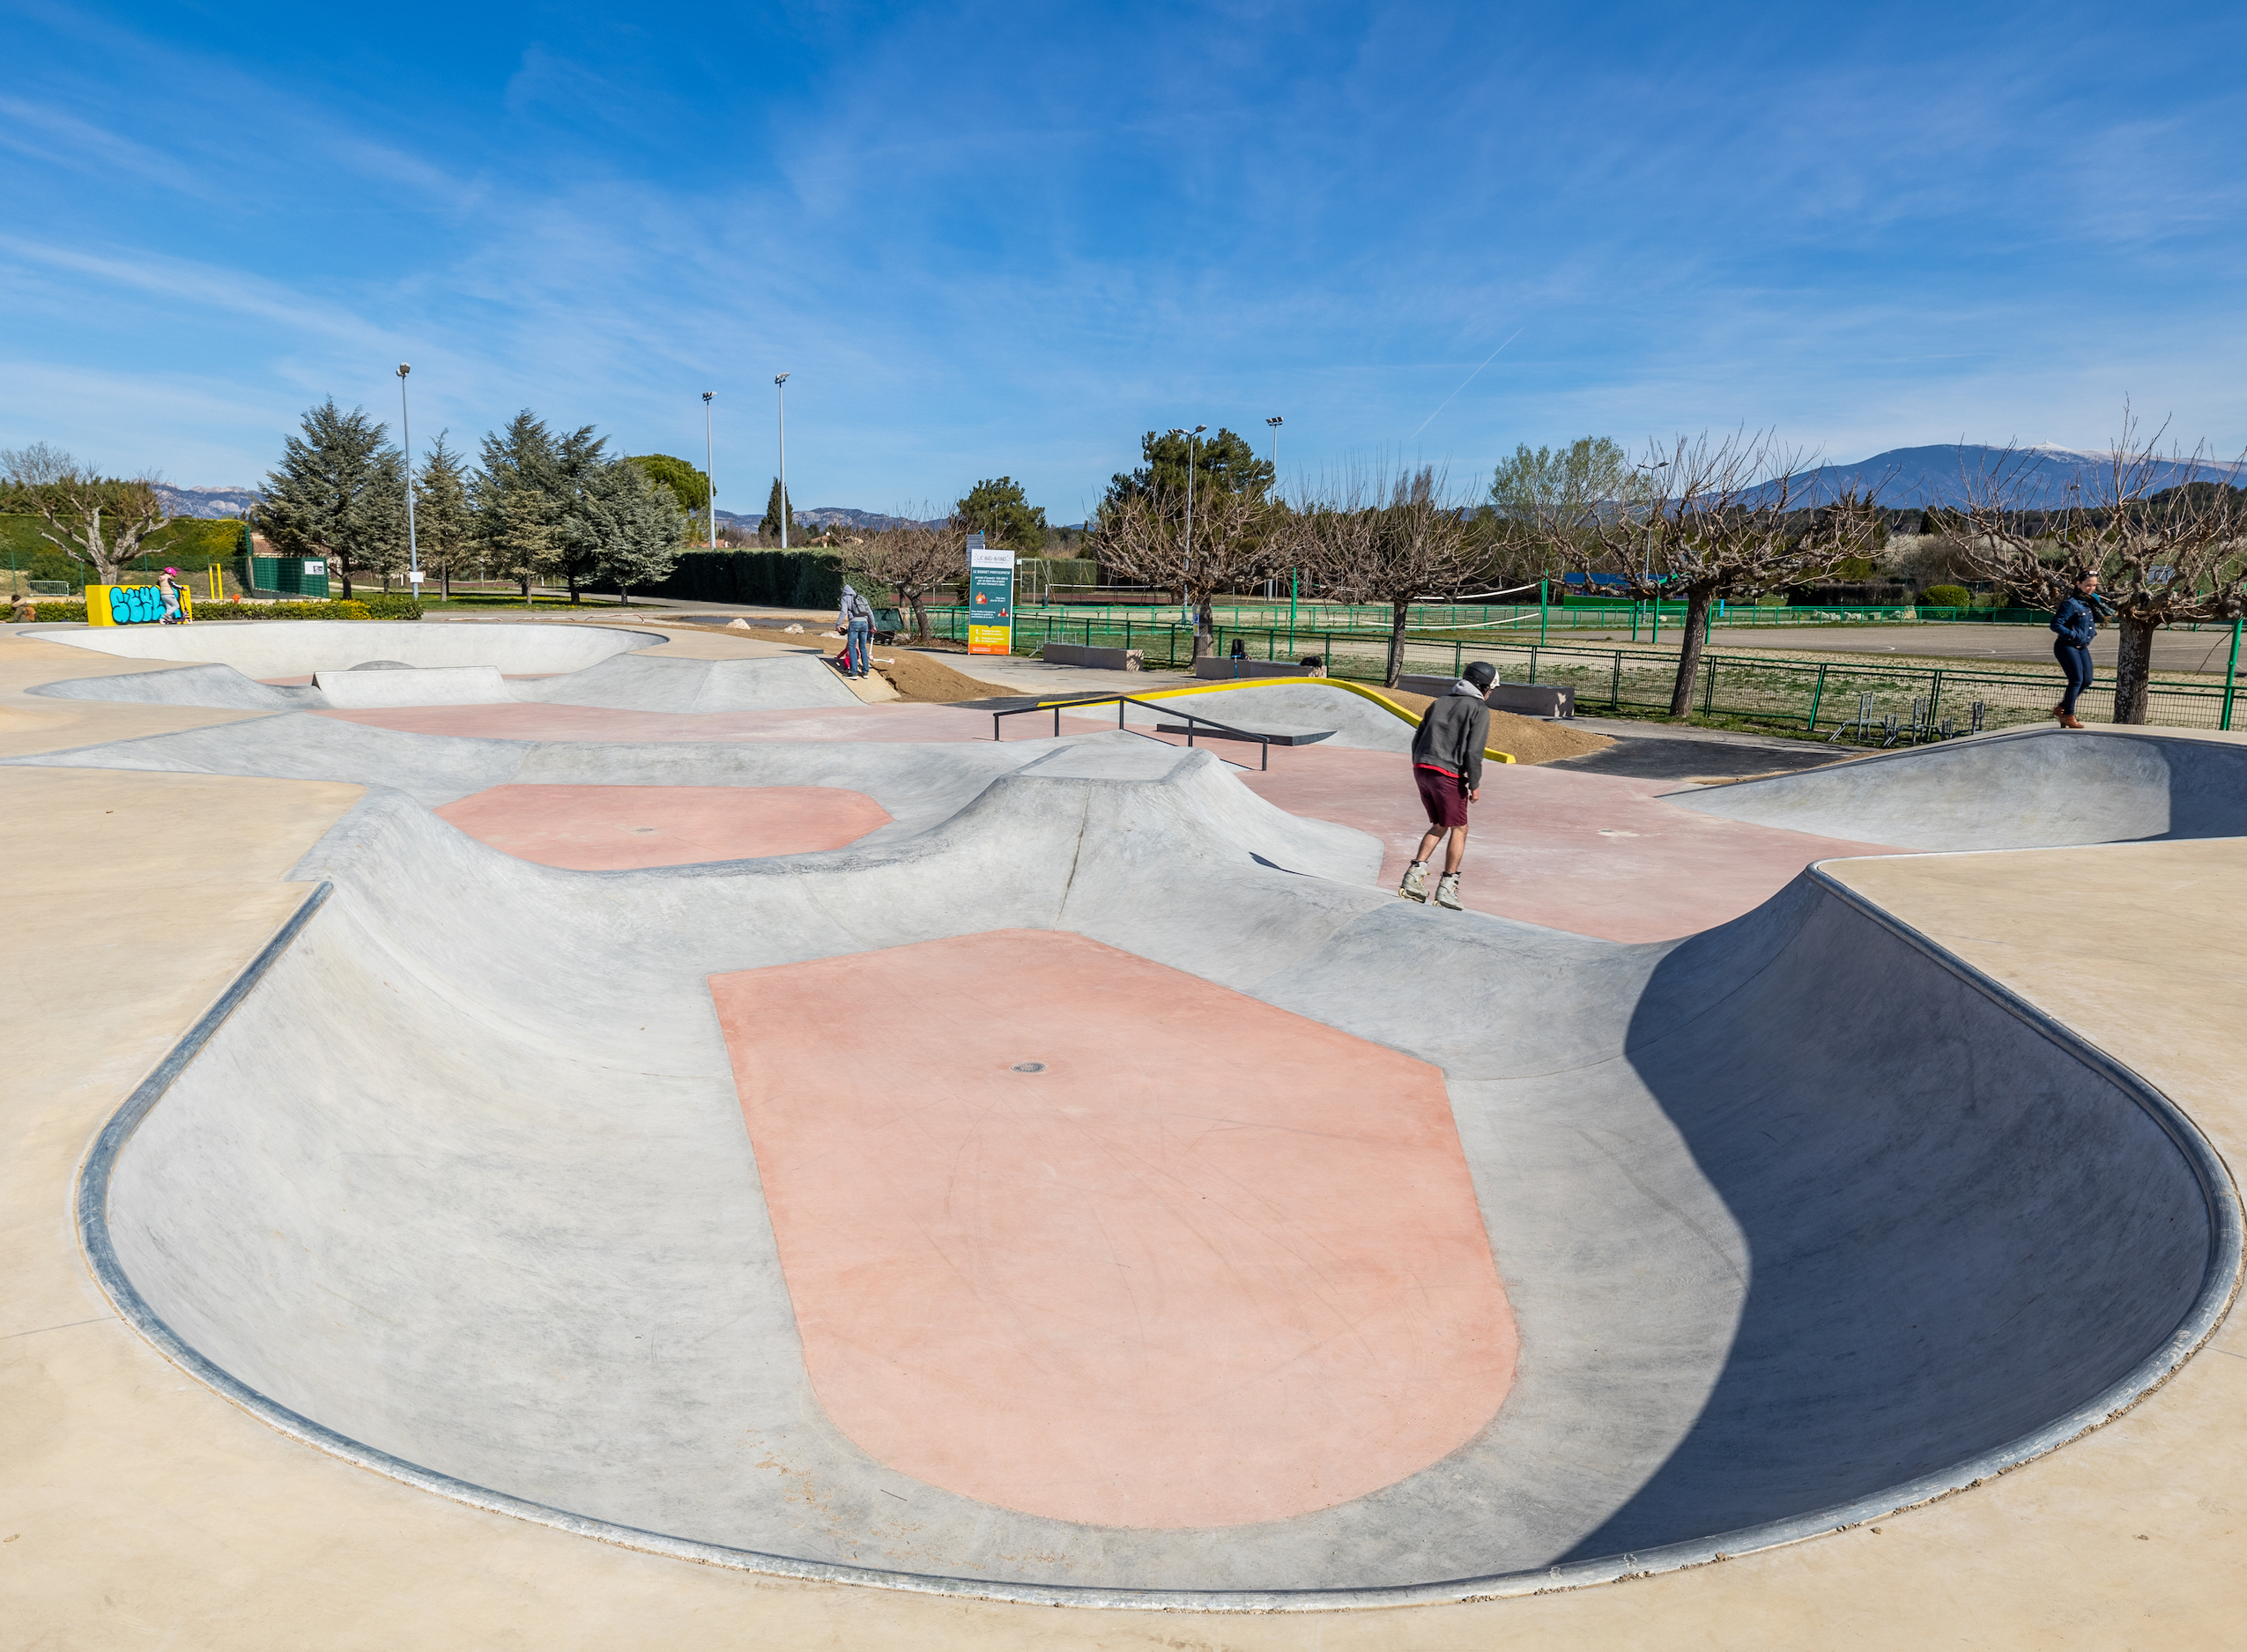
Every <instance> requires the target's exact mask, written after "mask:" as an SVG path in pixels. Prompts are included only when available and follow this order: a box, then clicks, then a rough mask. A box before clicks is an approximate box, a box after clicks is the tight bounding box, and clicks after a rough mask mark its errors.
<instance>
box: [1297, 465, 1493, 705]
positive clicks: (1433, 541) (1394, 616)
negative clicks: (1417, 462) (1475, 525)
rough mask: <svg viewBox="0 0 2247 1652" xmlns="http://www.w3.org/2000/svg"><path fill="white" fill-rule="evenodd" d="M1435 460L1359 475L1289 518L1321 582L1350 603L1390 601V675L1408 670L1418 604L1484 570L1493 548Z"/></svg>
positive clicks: (1445, 593) (1306, 560)
mask: <svg viewBox="0 0 2247 1652" xmlns="http://www.w3.org/2000/svg"><path fill="white" fill-rule="evenodd" d="M1445 482H1446V478H1445V477H1444V476H1443V475H1442V472H1440V471H1438V470H1435V469H1434V468H1433V467H1431V466H1428V465H1423V466H1421V467H1420V469H1419V470H1405V471H1401V472H1399V473H1398V474H1397V475H1396V476H1394V477H1390V478H1385V479H1384V478H1380V477H1378V476H1376V477H1375V478H1371V479H1370V480H1369V481H1368V478H1362V477H1361V478H1353V479H1352V480H1350V481H1348V482H1346V483H1345V484H1344V485H1342V487H1341V488H1340V489H1339V490H1338V491H1337V492H1336V493H1332V494H1330V495H1329V496H1328V497H1327V498H1324V499H1323V500H1314V501H1311V502H1309V503H1308V504H1307V505H1306V506H1305V507H1303V508H1302V509H1301V510H1300V511H1299V512H1297V513H1296V514H1295V515H1294V517H1293V518H1292V519H1291V523H1290V525H1291V527H1292V529H1293V532H1294V540H1295V543H1296V544H1298V545H1299V546H1300V547H1301V559H1302V561H1303V562H1304V564H1305V565H1306V566H1308V567H1310V568H1311V569H1313V570H1314V571H1315V574H1316V579H1317V582H1318V585H1319V588H1320V589H1321V590H1322V591H1324V592H1325V593H1326V594H1328V595H1330V596H1335V597H1338V598H1339V599H1340V600H1341V601H1343V602H1346V603H1385V604H1388V607H1389V612H1390V621H1389V663H1388V668H1387V671H1386V676H1385V680H1386V681H1387V683H1388V684H1389V685H1390V687H1392V688H1393V687H1395V686H1396V685H1397V679H1398V678H1399V677H1400V676H1402V675H1403V673H1404V669H1405V629H1406V626H1407V624H1408V622H1409V621H1410V619H1411V617H1412V605H1413V604H1414V603H1417V602H1426V601H1428V600H1430V599H1433V598H1441V597H1442V596H1450V595H1451V594H1452V593H1454V592H1456V591H1457V589H1458V588H1459V586H1460V584H1461V582H1463V581H1465V580H1466V579H1467V578H1469V577H1470V576H1472V574H1476V573H1477V572H1479V571H1480V570H1481V569H1482V568H1483V567H1485V565H1486V563H1487V555H1488V553H1487V549H1486V548H1485V547H1483V546H1481V545H1479V544H1477V542H1476V535H1475V533H1474V531H1473V530H1472V527H1471V525H1470V523H1469V521H1468V518H1467V516H1466V515H1465V512H1463V511H1462V510H1461V509H1460V508H1459V507H1458V506H1457V504H1456V503H1455V502H1454V501H1453V500H1451V499H1450V497H1449V491H1448V489H1447V487H1446V485H1445Z"/></svg>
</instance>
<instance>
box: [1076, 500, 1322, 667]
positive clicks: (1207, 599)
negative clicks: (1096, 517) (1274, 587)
mask: <svg viewBox="0 0 2247 1652" xmlns="http://www.w3.org/2000/svg"><path fill="white" fill-rule="evenodd" d="M1278 515H1279V513H1278V511H1277V508H1276V507H1273V506H1271V505H1268V504H1266V503H1265V502H1264V500H1262V499H1261V498H1260V497H1258V496H1257V494H1255V493H1249V492H1246V491H1241V492H1233V491H1230V490H1227V489H1220V488H1212V489H1211V490H1210V491H1209V492H1208V493H1200V494H1197V495H1196V496H1195V499H1194V514H1193V529H1192V534H1191V537H1189V536H1188V532H1187V525H1186V501H1185V495H1184V493H1182V492H1177V491H1175V490H1171V489H1168V488H1160V489H1151V490H1148V491H1146V492H1144V493H1136V494H1127V495H1124V496H1121V497H1116V498H1111V499H1110V500H1109V502H1108V503H1107V505H1106V506H1105V507H1103V508H1102V510H1101V516H1100V521H1099V522H1098V523H1097V525H1096V526H1095V528H1094V532H1093V535H1092V540H1093V544H1094V545H1095V546H1097V551H1096V552H1095V554H1096V555H1097V556H1098V558H1099V559H1100V561H1101V564H1102V565H1103V566H1105V567H1109V568H1111V569H1113V570H1114V571H1115V572H1116V573H1118V574H1123V575H1124V577H1125V578H1126V579H1132V580H1138V581H1139V582H1141V583H1143V584H1146V585H1155V586H1167V587H1168V588H1169V589H1173V590H1175V591H1176V592H1178V593H1179V596H1180V598H1181V600H1182V601H1183V602H1184V603H1185V604H1187V606H1188V607H1190V609H1191V610H1192V611H1193V613H1194V620H1195V623H1194V658H1196V659H1197V660H1198V659H1200V658H1202V656H1205V655H1206V654H1208V653H1209V652H1210V650H1211V647H1212V633H1213V631H1214V625H1213V623H1212V614H1211V611H1210V605H1211V602H1212V599H1213V598H1214V597H1215V596H1217V594H1218V593H1219V592H1220V591H1238V590H1242V589H1245V588H1247V587H1248V586H1250V585H1252V584H1254V583H1255V582H1257V580H1260V579H1262V578H1264V576H1265V575H1266V574H1269V573H1271V572H1272V571H1273V570H1274V569H1276V568H1277V567H1279V565H1280V562H1281V561H1282V560H1283V559H1284V556H1285V552H1284V550H1283V548H1282V540H1281V537H1280V536H1279V535H1277V534H1275V533H1273V532H1272V524H1273V522H1275V520H1276V519H1277V517H1278Z"/></svg>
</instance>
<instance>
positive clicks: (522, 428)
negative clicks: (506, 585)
mask: <svg viewBox="0 0 2247 1652" xmlns="http://www.w3.org/2000/svg"><path fill="white" fill-rule="evenodd" d="M563 493H564V489H563V483H562V477H561V468H560V453H559V452H558V450H557V448H556V444H555V441H554V435H553V433H552V431H550V430H548V429H547V428H546V426H545V421H543V420H542V419H539V418H538V416H537V415H536V414H534V413H533V412H531V411H530V409H529V408H527V407H526V408H524V409H523V411H521V412H519V413H517V414H516V415H515V417H514V418H513V419H509V420H508V427H507V429H506V430H505V431H502V432H500V433H495V434H492V435H487V436H486V437H485V438H484V443H483V463H482V464H481V465H480V466H479V467H478V470H477V472H476V475H475V477H474V478H473V479H472V480H471V483H470V498H471V501H472V503H473V505H474V508H475V512H476V537H477V539H478V542H479V544H481V545H482V547H483V549H484V552H485V554H486V557H487V559H489V561H490V563H491V565H492V566H493V567H495V568H497V569H498V570H499V571H500V572H501V573H502V574H506V575H507V576H508V577H509V578H510V579H513V580H515V582H517V583H518V584H519V585H520V586H521V587H522V588H523V604H524V605H525V606H526V607H527V606H529V605H530V587H531V583H532V582H533V581H535V580H538V579H542V578H544V577H545V575H546V574H549V573H551V572H552V569H553V563H554V558H555V554H556V552H558V550H559V549H560V537H561V522H562V514H563V503H564V500H563Z"/></svg>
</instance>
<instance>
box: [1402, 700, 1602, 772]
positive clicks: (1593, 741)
mask: <svg viewBox="0 0 2247 1652" xmlns="http://www.w3.org/2000/svg"><path fill="white" fill-rule="evenodd" d="M1381 693H1383V696H1385V697H1386V698H1388V699H1390V700H1395V701H1396V702H1397V703H1398V705H1400V706H1406V707H1411V709H1412V711H1413V715H1415V716H1417V715H1420V713H1421V712H1424V711H1426V710H1427V709H1428V707H1430V706H1432V705H1434V704H1435V700H1432V699H1430V698H1429V697H1428V695H1426V694H1408V693H1405V691H1404V690H1403V689H1401V688H1384V689H1383V690H1382V691H1381ZM1490 744H1491V745H1492V746H1493V747H1494V748H1495V749H1496V750H1498V751H1501V752H1508V753H1509V754H1510V755H1511V756H1512V758H1513V759H1514V761H1515V762H1517V763H1551V762H1556V761H1558V760H1559V759H1561V758H1564V757H1582V756H1583V754H1584V753H1585V752H1597V751H1598V750H1600V749H1601V748H1602V747H1603V746H1610V745H1614V744H1615V743H1614V742H1613V740H1611V739H1609V738H1608V737H1606V735H1604V734H1587V733H1585V732H1584V731H1583V730H1580V729H1571V728H1569V727H1568V724H1566V723H1565V722H1540V721H1539V719H1537V718H1535V717H1517V716H1516V715H1514V714H1513V713H1512V712H1510V711H1500V710H1498V709H1496V708H1495V707H1493V708H1492V710H1491V713H1490Z"/></svg>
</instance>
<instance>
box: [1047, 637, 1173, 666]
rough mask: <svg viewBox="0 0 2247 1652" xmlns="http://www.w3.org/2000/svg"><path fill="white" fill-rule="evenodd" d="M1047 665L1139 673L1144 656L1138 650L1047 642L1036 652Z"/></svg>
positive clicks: (1144, 662)
mask: <svg viewBox="0 0 2247 1652" xmlns="http://www.w3.org/2000/svg"><path fill="white" fill-rule="evenodd" d="M1038 657H1039V658H1040V659H1042V660H1043V661H1044V662H1045V663H1047V664H1048V665H1088V666H1091V667H1092V668H1093V669H1094V670H1099V671H1140V670H1146V653H1145V651H1144V650H1142V649H1138V648H1086V646H1085V645H1084V644H1083V643H1081V642H1049V643H1047V644H1046V645H1045V646H1044V647H1043V648H1041V649H1039V650H1038Z"/></svg>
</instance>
